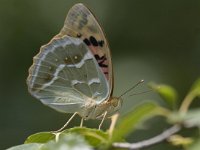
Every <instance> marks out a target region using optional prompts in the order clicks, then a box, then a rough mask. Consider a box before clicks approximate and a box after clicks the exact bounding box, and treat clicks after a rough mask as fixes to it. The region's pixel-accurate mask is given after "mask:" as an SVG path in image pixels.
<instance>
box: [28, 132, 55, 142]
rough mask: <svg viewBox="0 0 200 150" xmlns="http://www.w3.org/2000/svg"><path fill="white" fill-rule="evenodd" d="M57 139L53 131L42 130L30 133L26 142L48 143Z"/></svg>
mask: <svg viewBox="0 0 200 150" xmlns="http://www.w3.org/2000/svg"><path fill="white" fill-rule="evenodd" d="M53 139H55V134H53V133H51V132H40V133H36V134H32V135H30V136H29V137H28V138H27V139H26V141H25V142H24V143H46V142H48V141H50V140H53Z"/></svg>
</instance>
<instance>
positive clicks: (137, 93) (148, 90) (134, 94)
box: [129, 90, 153, 96]
mask: <svg viewBox="0 0 200 150" xmlns="http://www.w3.org/2000/svg"><path fill="white" fill-rule="evenodd" d="M151 91H153V90H147V91H143V92H138V93H133V94H131V95H129V96H133V95H139V94H144V93H149V92H151Z"/></svg>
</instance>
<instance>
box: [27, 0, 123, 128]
mask: <svg viewBox="0 0 200 150" xmlns="http://www.w3.org/2000/svg"><path fill="white" fill-rule="evenodd" d="M27 85H28V89H29V92H30V93H31V95H32V96H34V97H35V98H37V99H39V100H40V101H41V102H42V103H43V104H45V105H47V106H49V107H51V108H53V109H55V110H57V111H59V112H63V113H73V116H72V117H71V118H70V119H69V121H70V120H71V119H72V118H73V117H74V116H75V115H76V114H78V115H79V116H81V117H82V120H83V119H84V120H87V119H102V122H101V124H102V123H103V120H104V119H105V118H109V117H111V116H112V115H113V114H115V113H116V112H118V110H119V109H120V108H121V106H122V102H123V100H122V99H121V97H113V96H112V93H113V69H112V61H111V53H110V49H109V46H108V42H107V40H106V38H105V34H104V33H103V31H102V29H101V27H100V25H99V23H98V22H97V20H96V19H95V17H94V15H93V14H92V13H91V11H90V10H89V9H88V8H87V7H86V6H84V5H83V4H82V3H78V4H75V5H74V6H73V7H72V8H71V9H70V10H69V12H68V14H67V17H66V20H65V22H64V26H63V28H62V29H61V31H60V33H58V34H57V35H56V36H54V37H53V39H52V40H50V42H49V43H48V44H46V45H44V46H42V47H41V48H40V52H39V53H38V54H37V55H36V56H35V57H34V58H33V64H32V66H31V67H30V69H29V76H28V78H27ZM69 121H68V122H67V123H66V125H67V124H68V123H69ZM101 124H100V126H101ZM66 125H65V126H66ZM100 126H99V128H100ZM62 129H63V128H62Z"/></svg>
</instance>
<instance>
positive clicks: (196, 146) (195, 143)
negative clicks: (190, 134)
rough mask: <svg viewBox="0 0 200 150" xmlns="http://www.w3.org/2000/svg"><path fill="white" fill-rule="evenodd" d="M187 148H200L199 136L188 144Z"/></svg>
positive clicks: (189, 149)
mask: <svg viewBox="0 0 200 150" xmlns="http://www.w3.org/2000/svg"><path fill="white" fill-rule="evenodd" d="M187 150H200V138H199V139H197V140H196V141H195V142H193V143H192V144H191V145H190V146H188V147H187Z"/></svg>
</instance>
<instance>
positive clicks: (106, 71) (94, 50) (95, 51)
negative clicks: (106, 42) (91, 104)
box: [88, 45, 109, 80]
mask: <svg viewBox="0 0 200 150" xmlns="http://www.w3.org/2000/svg"><path fill="white" fill-rule="evenodd" d="M88 47H89V48H90V50H91V52H92V54H93V55H94V56H95V55H98V56H99V57H100V58H101V57H105V54H104V53H102V52H101V53H99V51H100V49H98V48H97V47H94V46H92V45H91V46H88ZM96 60H97V62H98V64H99V67H100V68H101V70H102V72H103V73H104V75H105V77H106V79H107V80H109V75H108V74H109V68H108V61H107V58H106V57H105V58H104V59H102V60H101V59H100V60H98V59H96ZM100 64H101V65H100ZM102 65H104V66H105V67H103V66H102ZM106 66H107V67H106Z"/></svg>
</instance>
